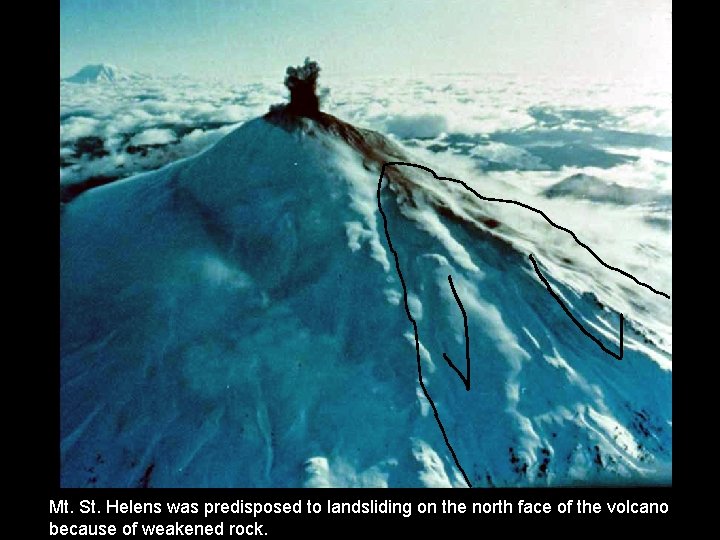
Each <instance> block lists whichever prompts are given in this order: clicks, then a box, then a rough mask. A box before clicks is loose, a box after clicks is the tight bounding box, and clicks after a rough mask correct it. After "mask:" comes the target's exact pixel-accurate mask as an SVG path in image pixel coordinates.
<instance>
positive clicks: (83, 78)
mask: <svg viewBox="0 0 720 540" xmlns="http://www.w3.org/2000/svg"><path fill="white" fill-rule="evenodd" d="M138 77H139V75H137V74H135V73H131V72H129V71H126V70H124V69H120V68H118V67H116V66H113V65H112V64H88V65H87V66H84V67H82V68H81V69H80V70H79V71H78V72H77V73H75V74H74V75H72V76H70V77H67V78H65V79H63V80H65V81H67V82H72V83H80V84H87V83H114V82H118V81H129V80H132V79H135V78H138Z"/></svg>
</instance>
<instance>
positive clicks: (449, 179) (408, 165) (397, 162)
mask: <svg viewBox="0 0 720 540" xmlns="http://www.w3.org/2000/svg"><path fill="white" fill-rule="evenodd" d="M397 165H403V166H406V167H415V168H416V169H422V170H424V171H427V172H429V173H430V174H432V175H433V177H435V179H436V180H447V181H448V182H453V183H455V184H458V185H461V186H462V187H464V188H465V189H466V190H467V191H469V192H470V193H472V194H473V195H475V196H476V197H477V198H479V199H482V200H483V201H490V202H502V203H508V204H514V205H517V206H521V207H523V208H526V209H528V210H531V211H533V212H535V213H536V214H540V215H541V216H542V217H543V218H544V219H545V221H547V222H548V223H549V224H550V225H552V226H553V227H555V228H556V229H560V230H561V231H564V232H566V233H568V234H569V235H570V236H572V238H573V240H575V242H577V244H578V245H580V246H582V247H583V248H585V249H586V250H587V251H588V253H590V254H591V255H592V256H593V257H594V258H595V260H597V261H598V262H599V263H600V264H602V265H603V266H604V267H605V268H609V269H610V270H614V271H615V272H619V273H620V274H622V275H623V276H625V277H628V278H630V279H631V280H633V281H634V282H635V283H637V284H638V285H640V286H641V287H645V288H646V289H650V290H651V291H652V292H654V293H655V294H659V295H660V296H664V297H665V298H667V299H670V295H669V294H667V293H665V292H662V291H659V290H657V289H656V288H654V287H652V286H651V285H648V284H647V283H643V282H642V281H640V280H639V279H638V278H636V277H635V276H633V275H632V274H630V273H629V272H626V271H625V270H622V269H620V268H616V267H614V266H610V265H609V264H607V263H606V262H605V261H603V260H602V259H601V258H600V257H599V256H598V255H597V253H595V252H594V251H593V250H592V249H590V247H589V246H587V245H586V244H584V243H583V242H581V241H580V239H579V238H578V237H577V235H576V234H575V233H574V232H573V231H571V230H570V229H567V228H565V227H563V226H562V225H558V224H557V223H555V222H554V221H553V220H551V219H550V218H549V217H548V216H547V214H545V212H543V211H542V210H539V209H537V208H534V207H532V206H530V205H529V204H525V203H522V202H518V201H513V200H510V199H497V198H495V197H486V196H484V195H480V194H479V193H478V192H477V191H475V190H474V189H473V188H471V187H470V186H468V185H467V184H466V183H465V182H463V181H462V180H456V179H455V178H448V177H446V176H438V175H437V174H435V171H433V170H432V169H431V168H429V167H425V166H424V165H418V164H416V163H406V162H404V161H388V162H385V163H383V165H382V169H381V171H380V181H379V182H378V184H379V183H380V182H382V178H383V176H385V169H386V167H389V166H397Z"/></svg>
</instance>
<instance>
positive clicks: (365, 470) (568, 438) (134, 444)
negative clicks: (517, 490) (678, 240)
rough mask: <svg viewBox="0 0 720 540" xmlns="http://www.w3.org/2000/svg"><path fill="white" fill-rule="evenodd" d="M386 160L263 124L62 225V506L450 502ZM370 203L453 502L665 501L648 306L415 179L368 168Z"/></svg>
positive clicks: (663, 369) (466, 199) (345, 140)
mask: <svg viewBox="0 0 720 540" xmlns="http://www.w3.org/2000/svg"><path fill="white" fill-rule="evenodd" d="M406 160H411V156H407V155H406V154H405V151H404V150H402V149H400V148H398V147H396V146H395V145H393V144H392V143H389V142H388V141H386V140H385V139H384V138H383V137H381V136H379V135H377V134H373V133H372V132H367V131H362V130H355V129H354V128H352V127H351V126H349V125H347V124H344V123H342V122H340V121H337V120H335V119H333V118H332V117H327V116H324V117H322V121H317V122H316V121H313V120H300V121H297V122H283V121H279V120H278V118H277V117H273V116H272V115H271V116H270V117H269V118H267V119H266V118H260V119H257V120H253V121H250V122H248V123H246V124H244V125H243V126H241V127H240V128H238V129H236V130H235V131H233V132H231V133H230V134H228V135H227V136H225V137H224V138H223V139H222V140H220V141H219V142H218V143H216V144H215V145H214V146H213V147H211V148H209V149H208V150H206V151H205V152H203V153H201V154H199V155H197V156H195V157H193V158H188V159H185V160H183V161H180V162H177V163H174V164H172V165H169V166H166V167H165V168H163V169H161V170H159V171H156V172H152V173H147V174H142V175H139V176H135V177H131V178H128V179H126V180H122V181H119V182H116V183H113V184H110V185H107V186H104V187H101V188H97V189H94V190H91V191H89V192H86V193H84V194H83V195H81V196H80V197H78V198H77V199H76V200H75V201H73V202H72V203H71V204H69V205H67V206H66V207H65V208H64V210H63V215H62V222H61V306H62V307H61V311H62V313H61V317H62V319H61V413H62V414H61V459H62V472H61V482H62V485H64V486H87V485H93V486H139V485H140V486H142V485H150V486H301V485H307V486H322V485H334V486H447V485H453V486H464V485H466V484H465V482H464V480H463V478H462V475H461V473H460V471H459V469H458V467H457V466H456V463H455V461H454V460H453V458H452V455H451V454H450V451H449V449H448V447H447V446H446V444H445V442H444V440H443V437H442V435H441V432H440V429H439V427H438V425H437V423H436V421H435V418H434V417H433V413H432V410H431V409H430V406H429V403H428V401H427V399H426V398H425V396H424V395H423V392H422V390H421V388H420V384H419V381H418V366H417V365H416V356H415V355H416V349H415V341H414V338H413V328H412V326H411V324H410V322H409V320H408V318H407V316H406V313H405V306H404V300H403V296H402V294H403V289H402V287H401V283H400V279H399V275H398V273H397V272H396V268H395V260H394V256H393V254H392V253H391V251H390V249H389V246H388V242H387V238H386V235H385V231H384V228H383V220H382V218H381V216H380V213H379V211H378V200H377V193H378V179H379V174H380V167H381V164H382V162H383V161H406ZM439 172H445V171H439ZM380 193H381V201H382V208H383V211H384V212H385V214H386V216H387V221H388V223H387V225H388V231H389V233H390V234H391V235H392V243H393V246H394V247H395V249H396V250H397V254H398V262H399V264H400V266H401V268H402V271H403V275H404V279H405V281H406V284H407V288H408V293H409V294H408V306H409V309H410V311H411V313H412V315H413V317H414V319H415V320H416V321H417V323H418V335H419V338H420V356H421V363H422V373H423V381H424V384H425V386H426V388H427V390H428V392H429V394H430V395H431V397H432V399H433V401H434V403H435V405H436V406H437V410H438V413H439V416H440V418H441V420H442V422H443V425H444V427H445V430H446V432H447V435H448V438H449V441H450V442H451V444H452V446H453V448H454V450H455V452H456V453H457V457H458V460H459V462H460V463H461V465H462V467H463V469H464V471H465V473H466V474H467V476H468V478H469V480H470V481H471V482H472V484H473V486H487V485H495V486H506V485H510V486H514V485H546V484H550V485H565V484H576V483H579V484H598V483H603V484H605V483H638V482H666V481H669V479H670V475H671V461H672V405H671V382H672V367H671V366H672V364H671V360H670V359H671V345H670V343H671V331H670V325H671V310H670V302H669V301H668V300H667V299H664V298H657V297H656V296H657V295H653V294H652V293H651V292H649V291H647V290H646V289H642V288H641V287H638V286H636V285H635V284H634V283H633V282H631V281H629V280H627V279H626V278H624V277H623V276H619V275H617V274H616V273H613V272H611V271H609V270H606V269H603V268H601V267H599V265H598V264H597V262H596V261H595V260H594V259H592V257H590V255H589V254H588V253H587V252H585V251H584V250H582V249H581V248H580V247H578V246H577V244H575V243H574V242H573V241H572V239H568V237H567V236H568V235H566V234H565V233H563V232H562V231H558V230H557V229H553V228H552V227H550V226H549V225H547V223H545V222H544V221H543V220H542V219H541V218H539V217H537V216H533V215H528V212H526V211H525V210H523V209H521V208H517V207H515V208H509V207H501V205H498V204H493V203H481V202H479V201H477V200H475V199H474V198H473V197H471V196H468V195H467V193H465V192H464V191H463V190H462V189H461V188H459V187H458V186H456V185H451V184H448V183H447V182H443V181H441V180H437V179H435V178H434V177H433V176H432V175H431V174H430V173H428V172H426V171H422V170H418V169H414V168H410V167H403V166H396V167H390V168H389V169H388V174H387V178H384V179H383V182H382V184H381V186H380ZM506 206H507V205H506ZM553 217H556V220H557V221H559V222H562V216H553ZM529 253H533V254H534V255H535V256H536V258H537V260H538V262H539V263H540V266H541V268H542V269H543V272H544V274H545V275H546V276H547V277H548V279H549V280H550V281H551V283H552V284H553V288H554V289H555V290H556V291H557V292H558V294H559V295H561V297H562V298H563V299H564V301H565V302H566V304H567V305H568V307H569V308H570V309H571V310H572V312H573V313H574V315H575V317H577V318H578V319H579V320H580V321H582V322H583V324H584V325H585V326H586V327H588V328H590V329H592V330H593V332H595V333H596V334H597V335H598V336H599V337H600V338H601V339H602V340H603V341H604V342H605V343H606V344H607V346H608V347H609V348H612V349H613V350H617V329H618V315H617V313H618V312H622V313H624V314H625V318H626V326H625V356H624V358H623V360H622V361H617V360H615V359H613V358H611V357H610V356H608V355H606V354H605V353H603V352H602V351H601V350H599V348H598V347H597V345H596V344H595V343H593V342H592V341H590V340H589V339H588V338H587V337H585V336H584V335H583V334H582V333H581V332H580V331H579V330H578V329H577V328H576V327H575V326H574V324H573V323H572V321H570V319H569V318H568V317H567V316H566V315H565V314H564V313H563V311H562V310H561V308H560V307H559V306H558V305H557V304H556V303H555V301H554V300H553V299H552V297H551V296H550V295H549V294H548V292H547V290H546V289H545V287H544V285H543V284H542V283H541V282H540V280H539V279H538V277H537V276H536V274H535V272H534V271H533V268H532V266H531V264H530V262H529V260H528V254H529ZM448 275H452V278H453V281H454V284H455V287H456V288H457V293H458V295H459V297H460V299H461V300H462V302H463V304H464V307H465V310H466V311H467V317H468V333H469V336H470V356H471V360H472V381H473V382H472V387H471V389H470V391H465V388H464V386H463V383H462V381H461V380H460V379H459V378H458V377H457V375H456V374H455V373H454V372H453V371H452V370H451V369H450V368H449V366H448V365H447V364H446V363H445V361H444V360H443V357H442V354H443V352H446V353H447V354H448V355H449V356H450V357H451V358H453V359H454V360H455V362H456V363H458V364H461V367H462V360H463V358H464V337H463V320H462V317H461V314H460V311H459V309H458V306H457V304H456V301H455V299H454V298H453V295H452V293H451V291H450V289H449V287H448V279H447V276H448ZM638 277H640V278H641V279H643V278H644V279H643V280H644V281H652V279H651V278H652V275H646V276H638ZM668 292H671V291H668Z"/></svg>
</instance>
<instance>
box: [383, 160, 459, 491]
mask: <svg viewBox="0 0 720 540" xmlns="http://www.w3.org/2000/svg"><path fill="white" fill-rule="evenodd" d="M383 172H385V165H383V168H382V172H381V173H380V180H379V181H378V187H377V199H378V209H379V210H380V214H381V215H382V218H383V226H384V227H385V238H386V239H387V243H388V247H389V248H390V251H391V252H392V254H393V257H395V268H396V270H397V273H398V277H399V278H400V284H401V285H402V290H403V300H404V301H405V315H407V318H408V320H409V321H410V323H411V324H412V326H413V332H414V333H415V359H416V361H417V372H418V381H419V382H420V388H421V389H422V392H423V394H424V395H425V398H426V399H427V400H428V403H430V407H431V408H432V410H433V415H434V416H435V421H436V422H437V424H438V426H439V427H440V432H441V433H442V436H443V439H445V445H446V446H447V448H448V450H450V454H452V457H453V460H454V461H455V465H456V466H457V468H458V470H459V471H460V473H461V474H462V476H463V478H464V479H465V482H466V483H467V485H468V486H469V487H472V484H471V483H470V479H469V478H468V476H467V474H465V469H463V468H462V465H460V460H458V457H457V455H456V454H455V450H454V449H453V447H452V445H451V444H450V440H449V439H448V436H447V433H445V427H444V426H443V423H442V422H441V421H440V413H438V410H437V407H436V406H435V402H434V401H433V400H432V398H431V397H430V393H429V392H428V390H427V388H426V387H425V383H424V382H423V376H422V365H421V363H420V337H419V336H418V325H417V322H416V321H415V319H414V318H413V316H412V314H411V313H410V306H409V305H408V291H407V285H406V284H405V278H404V277H403V273H402V270H400V257H399V256H398V253H397V251H395V247H394V246H393V243H392V240H391V239H390V232H389V231H388V220H387V216H386V215H385V211H384V210H383V208H382V203H381V202H380V191H381V189H382V187H381V186H382V178H383Z"/></svg>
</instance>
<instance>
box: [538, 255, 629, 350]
mask: <svg viewBox="0 0 720 540" xmlns="http://www.w3.org/2000/svg"><path fill="white" fill-rule="evenodd" d="M530 260H531V261H532V263H533V266H534V267H535V273H536V274H537V275H538V277H539V278H540V280H541V281H542V282H543V283H544V284H545V288H546V289H547V290H548V292H549V293H550V294H551V295H552V297H553V298H554V299H555V301H556V302H557V303H558V304H560V307H561V308H563V311H564V312H565V313H566V314H567V316H568V317H570V319H571V320H572V322H574V323H575V326H577V327H578V328H579V329H580V330H581V331H582V333H583V334H585V335H586V336H587V337H589V338H590V339H592V340H593V341H594V342H595V343H597V345H598V347H600V348H601V349H602V350H603V351H605V352H606V353H608V354H609V355H610V356H612V357H614V358H617V359H618V360H622V357H623V352H624V348H623V326H624V324H623V323H624V322H625V316H624V315H623V314H622V313H620V354H618V353H616V352H613V351H611V350H610V349H608V348H607V347H606V346H605V345H603V344H602V342H601V341H600V340H599V339H598V338H596V337H595V336H593V335H592V334H591V333H590V332H589V331H588V330H587V329H586V328H585V327H584V326H583V325H582V324H581V323H580V321H578V320H577V319H576V318H575V317H574V316H573V314H572V313H570V310H569V309H568V308H567V306H566V305H565V303H564V302H563V301H562V300H561V299H560V297H559V296H558V295H557V293H555V291H553V290H552V287H551V286H550V283H549V282H548V280H547V279H545V276H543V275H542V273H541V272H540V268H538V264H537V262H536V261H535V257H533V256H532V253H531V254H530Z"/></svg>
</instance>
